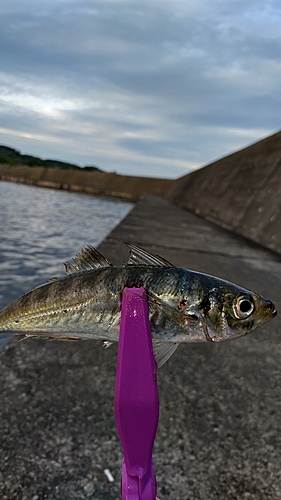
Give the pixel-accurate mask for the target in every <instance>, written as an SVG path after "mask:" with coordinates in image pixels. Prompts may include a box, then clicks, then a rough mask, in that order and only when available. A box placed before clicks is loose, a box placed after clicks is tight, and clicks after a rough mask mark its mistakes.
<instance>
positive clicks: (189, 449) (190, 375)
mask: <svg viewBox="0 0 281 500" xmlns="http://www.w3.org/2000/svg"><path fill="white" fill-rule="evenodd" d="M123 241H131V242H134V243H137V244H140V245H142V246H144V247H146V248H147V249H149V250H151V251H153V252H155V253H158V254H159V255H162V256H163V257H165V258H166V259H168V260H169V261H171V262H173V263H174V264H175V265H178V266H184V267H188V268H191V269H195V270H198V271H202V272H207V273H210V274H214V275H217V276H220V277H222V278H225V279H228V280H231V281H234V282H237V283H239V284H241V285H243V286H245V287H247V288H250V289H252V290H254V291H256V292H258V293H261V294H263V295H266V296H268V297H269V298H270V299H272V300H273V301H274V302H275V303H276V307H277V309H278V310H279V312H280V311H281V299H280V289H281V262H280V257H279V256H278V255H277V254H275V253H273V252H271V251H270V250H266V249H263V248H261V247H259V246H258V245H256V244H255V243H251V242H249V241H247V240H245V239H243V238H242V237H240V236H238V235H234V234H232V233H230V232H228V231H227V230H225V229H223V228H221V227H219V226H216V225H214V224H212V223H211V222H208V221H205V220H203V219H201V218H199V217H198V216H196V215H194V214H192V213H190V212H188V211H186V210H183V209H181V208H179V207H176V206H174V205H172V204H170V203H169V202H168V201H165V200H164V199H162V198H157V197H147V198H145V199H144V200H142V201H140V202H138V204H137V205H136V206H135V208H134V209H133V210H132V211H131V212H130V214H129V215H128V216H127V217H126V218H125V219H124V220H123V221H122V222H121V224H120V225H119V226H118V227H117V228H115V229H114V230H113V231H112V232H111V234H110V235H109V236H108V237H107V238H106V239H105V240H104V242H103V243H102V244H101V246H100V250H101V251H102V252H103V253H104V255H105V256H106V257H107V258H108V259H109V260H111V261H112V262H113V263H114V264H117V263H122V262H125V261H126V259H127V249H126V246H125V245H124V243H123ZM75 250H76V249H73V251H74V252H75ZM280 318H281V315H279V316H277V317H276V318H275V319H274V320H272V321H271V322H269V323H268V324H266V325H264V326H263V327H261V328H260V329H259V330H257V331H256V332H253V334H251V335H249V336H247V337H244V338H241V339H236V340H233V341H228V342H224V343H221V344H209V343H206V344H190V345H185V346H180V347H179V349H178V350H177V352H176V353H175V354H174V356H173V357H172V358H171V359H170V360H169V361H168V362H167V363H166V364H165V365H164V367H163V368H161V370H160V371H159V376H158V382H159V391H160V423H159V428H158V434H157V438H156V442H155V448H154V459H155V467H156V474H157V481H158V497H159V498H160V499H161V500H207V499H208V500H226V499H227V500H237V499H240V500H246V499H247V500H279V499H281V467H280V464H281V452H280V450H281V424H280V411H281V391H280V386H281V364H280V359H281V345H280V338H281V337H280V335H281V333H280V331H281V328H280V327H281V325H280ZM116 352H117V351H116V346H112V347H110V348H109V349H107V350H104V349H102V347H101V342H96V341H85V342H80V343H79V342H77V343H76V342H72V343H68V342H55V341H54V342H49V341H38V340H31V339H30V340H25V341H23V342H19V341H18V340H17V339H14V340H13V342H12V344H10V345H9V346H7V347H6V348H5V349H4V350H3V351H1V352H0V361H1V362H0V443H1V446H0V498H1V499H3V500H43V499H47V500H78V499H81V500H82V499H83V500H85V499H91V500H93V499H95V500H98V499H99V500H103V499H107V500H117V499H118V498H120V496H119V480H120V470H121V457H122V451H121V448H120V444H119V440H118V437H117V433H116V429H115V421H114V415H113V395H114V381H115V364H116ZM104 469H109V470H110V472H111V473H112V475H113V477H114V482H109V480H108V478H107V476H106V475H105V474H104Z"/></svg>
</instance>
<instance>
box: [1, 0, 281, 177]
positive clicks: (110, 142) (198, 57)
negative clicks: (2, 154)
mask: <svg viewBox="0 0 281 500" xmlns="http://www.w3.org/2000/svg"><path fill="white" fill-rule="evenodd" d="M280 105H281V2H280V0H263V1H258V0H212V1H210V0H138V1H136V0H97V1H96V0H88V1H87V0H86V1H84V0H47V1H42V0H1V2H0V144H4V145H7V146H10V147H13V148H15V149H18V150H20V151H21V152H22V153H25V154H31V155H36V156H40V157H41V158H51V159H59V160H62V161H68V162H72V163H76V164H78V165H80V166H85V165H97V166H98V167H100V168H101V169H102V170H104V171H107V172H118V173H120V174H127V175H142V176H149V177H164V178H165V177H166V178H178V177H180V176H182V175H185V174H187V173H189V172H190V171H192V170H193V169H197V168H199V167H202V166H204V165H206V164H208V163H211V162H212V161H214V160H216V159H218V158H220V157H223V156H225V155H227V154H230V153H231V152H233V151H235V150H237V149H241V148H243V147H245V146H248V145H249V144H251V143H253V142H256V141H258V140H259V139H262V138H264V137H266V136H269V135H271V134H272V133H275V132H277V131H278V130H280V128H281V112H280V111H281V106H280Z"/></svg>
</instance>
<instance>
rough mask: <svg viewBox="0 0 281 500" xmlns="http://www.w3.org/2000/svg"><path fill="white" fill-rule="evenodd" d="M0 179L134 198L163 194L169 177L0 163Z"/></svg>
mask: <svg viewBox="0 0 281 500" xmlns="http://www.w3.org/2000/svg"><path fill="white" fill-rule="evenodd" d="M0 180H2V181H11V182H21V183H24V184H32V185H35V186H41V187H48V188H53V189H66V190H69V191H76V192H79V193H87V194H102V195H106V196H115V197H118V198H122V199H124V200H128V201H138V200H139V199H140V198H142V197H143V196H144V195H146V194H153V195H156V196H165V194H166V192H167V190H168V189H169V188H170V187H171V185H172V182H173V180H171V179H157V178H151V177H134V176H129V175H119V174H115V173H106V172H87V171H83V169H81V171H79V170H63V169H57V168H44V167H28V166H23V165H18V166H10V165H4V164H0Z"/></svg>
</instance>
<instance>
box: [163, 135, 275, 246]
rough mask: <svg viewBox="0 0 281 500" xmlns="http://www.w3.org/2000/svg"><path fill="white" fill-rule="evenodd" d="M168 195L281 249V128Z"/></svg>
mask: <svg viewBox="0 0 281 500" xmlns="http://www.w3.org/2000/svg"><path fill="white" fill-rule="evenodd" d="M167 199H168V200H170V201H172V202H173V203H176V204H177V205H179V206H181V207H184V208H187V209H189V210H191V211H193V212H195V213H197V214H198V215H201V216H202V217H204V218H206V219H209V220H211V221H213V222H216V223H217V224H220V225H221V226H223V227H225V228H227V229H229V230H231V231H234V232H236V233H238V234H240V235H243V236H245V237H246V238H249V239H251V240H254V241H256V242H258V243H260V244H261V245H263V246H265V247H267V248H270V249H271V250H274V251H276V252H278V253H281V132H278V133H277V134H274V135H272V136H270V137H268V138H266V139H263V140H262V141H259V142H257V143H255V144H253V145H251V146H249V147H247V148H245V149H242V150H241V151H238V152H236V153H234V154H231V155H229V156H226V157H225V158H222V159H220V160H218V161H216V162H214V163H211V164H210V165H207V166H206V167H204V168H202V169H200V170H197V171H195V172H192V173H191V174H189V175H186V176H184V177H182V178H180V179H178V180H177V181H175V182H174V184H173V185H172V186H171V188H170V189H169V191H168V193H167Z"/></svg>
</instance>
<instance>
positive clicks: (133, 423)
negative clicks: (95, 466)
mask: <svg viewBox="0 0 281 500" xmlns="http://www.w3.org/2000/svg"><path fill="white" fill-rule="evenodd" d="M156 371H157V365H156V362H155V359H154V355H153V348H152V339H151V332H150V325H149V315H148V304H147V301H146V293H145V290H144V289H143V288H125V290H124V292H123V297H122V310H121V325H120V338H119V347H118V360H117V373H116V385H115V400H114V410H115V419H116V426H117V429H118V433H119V436H120V440H121V444H122V448H123V451H124V459H123V463H122V500H155V498H156V481H155V473H154V463H153V459H152V449H153V444H154V439H155V435H156V431H157V426H158V419H159V396H158V387H157V379H156Z"/></svg>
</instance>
